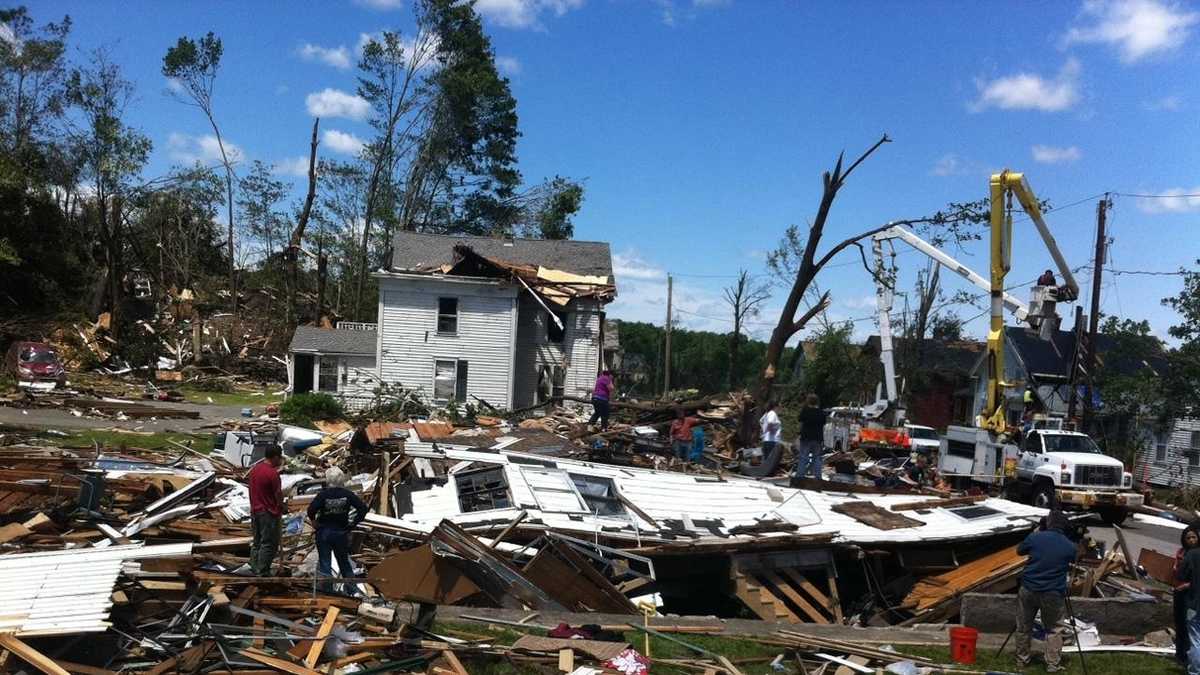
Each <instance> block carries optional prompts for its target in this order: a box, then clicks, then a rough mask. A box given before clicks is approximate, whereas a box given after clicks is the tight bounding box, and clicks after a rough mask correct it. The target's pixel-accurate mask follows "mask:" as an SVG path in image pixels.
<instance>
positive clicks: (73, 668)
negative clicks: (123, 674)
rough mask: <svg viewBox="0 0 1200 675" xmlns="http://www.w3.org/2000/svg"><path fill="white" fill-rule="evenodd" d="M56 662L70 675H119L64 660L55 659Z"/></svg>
mask: <svg viewBox="0 0 1200 675" xmlns="http://www.w3.org/2000/svg"><path fill="white" fill-rule="evenodd" d="M54 662H55V663H57V664H58V665H60V666H62V667H63V668H65V669H66V671H67V672H68V673H77V674H78V675H117V674H116V672H114V671H111V670H105V669H103V668H97V667H95V666H85V665H84V664H82V663H74V662H71V661H63V660H62V659H55V661H54Z"/></svg>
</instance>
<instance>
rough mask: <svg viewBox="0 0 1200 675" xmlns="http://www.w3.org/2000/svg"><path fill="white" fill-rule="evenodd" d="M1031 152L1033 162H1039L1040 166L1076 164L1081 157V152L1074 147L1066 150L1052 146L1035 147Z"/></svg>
mask: <svg viewBox="0 0 1200 675" xmlns="http://www.w3.org/2000/svg"><path fill="white" fill-rule="evenodd" d="M1032 150H1033V161H1035V162H1041V163H1042V164H1063V163H1067V162H1077V161H1079V159H1080V158H1081V157H1083V151H1082V150H1080V149H1079V148H1077V147H1075V146H1074V145H1072V146H1070V147H1068V148H1058V147H1055V146H1053V145H1035V146H1033V148H1032Z"/></svg>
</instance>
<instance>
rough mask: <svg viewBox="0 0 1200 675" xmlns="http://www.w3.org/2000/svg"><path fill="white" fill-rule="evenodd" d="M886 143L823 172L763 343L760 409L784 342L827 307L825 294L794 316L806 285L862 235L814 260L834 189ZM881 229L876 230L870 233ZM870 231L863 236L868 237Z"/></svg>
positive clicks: (884, 140) (771, 385) (770, 390)
mask: <svg viewBox="0 0 1200 675" xmlns="http://www.w3.org/2000/svg"><path fill="white" fill-rule="evenodd" d="M890 140H891V139H889V138H888V137H887V135H886V134H885V135H884V136H883V137H882V138H880V139H879V140H878V141H877V142H876V143H875V145H872V146H871V147H870V148H869V149H868V150H867V151H866V152H864V153H863V154H862V156H860V157H859V158H858V159H857V160H855V162H854V163H853V164H851V165H850V167H849V168H848V169H846V170H845V171H844V172H843V171H842V155H838V159H837V164H835V165H834V167H833V171H832V172H826V173H825V175H824V176H823V180H824V185H825V187H824V191H823V193H822V195H821V203H820V206H819V207H818V208H817V215H816V218H814V219H813V223H812V225H811V226H810V227H809V229H808V240H807V241H806V243H805V247H804V256H803V258H802V259H801V261H800V269H799V270H798V271H797V273H796V279H795V281H793V282H792V289H791V291H790V292H789V293H788V297H787V301H786V302H785V303H784V306H783V311H782V312H781V313H780V315H779V321H778V323H777V324H776V325H775V329H774V330H773V331H772V332H771V341H770V342H769V343H768V344H767V360H766V365H765V367H764V369H763V374H762V379H761V381H760V383H759V388H758V403H759V405H760V406H762V405H765V404H766V402H767V401H769V400H770V399H771V396H772V394H773V388H774V385H775V377H776V375H777V369H778V367H779V358H780V357H781V356H782V355H783V348H784V345H785V344H787V341H788V340H789V339H790V338H791V337H792V336H793V335H795V334H796V333H798V332H800V331H801V330H803V328H804V326H805V324H807V323H808V322H809V321H810V320H811V319H812V318H813V317H814V316H816V315H817V314H818V313H819V312H821V311H823V310H824V309H825V308H826V307H828V306H829V293H828V292H826V293H823V294H822V295H821V298H820V300H818V301H817V302H816V303H814V304H813V306H812V307H810V308H809V310H808V311H807V312H805V313H804V314H803V315H801V316H800V317H799V318H797V317H796V312H797V311H798V310H799V308H800V301H801V300H802V299H803V298H804V294H805V293H806V292H807V291H808V287H809V284H811V283H812V281H813V279H814V278H815V277H816V276H817V272H820V271H821V268H822V267H824V266H825V263H827V262H828V261H829V260H830V258H832V257H833V256H834V255H836V254H837V253H838V252H840V251H841V250H842V249H844V248H846V247H847V246H850V245H851V244H853V243H854V242H855V241H857V240H858V239H861V238H862V237H863V236H866V235H865V234H864V235H859V236H856V237H853V238H851V239H847V240H845V241H843V242H841V243H840V244H838V245H837V246H835V247H833V248H832V249H831V250H830V251H829V252H828V253H826V254H825V256H824V257H822V258H821V259H820V260H819V261H818V260H816V254H817V246H819V245H820V243H821V235H822V234H823V233H824V230H825V221H826V220H827V219H828V218H829V210H830V208H831V207H832V206H833V200H834V198H836V197H837V193H838V190H840V189H841V188H842V185H844V184H845V182H846V179H847V178H849V177H850V174H851V173H852V172H853V171H854V169H855V168H857V167H858V165H859V164H861V163H862V162H863V160H865V159H866V158H867V157H868V156H870V155H871V153H873V152H875V150H876V149H878V148H879V146H881V145H883V144H884V143H887V142H889V141H890ZM882 229H883V228H878V229H876V230H874V231H873V232H877V231H879V230H882ZM873 232H871V233H867V234H872V233H873Z"/></svg>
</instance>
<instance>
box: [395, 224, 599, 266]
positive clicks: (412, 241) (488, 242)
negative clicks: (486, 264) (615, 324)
mask: <svg viewBox="0 0 1200 675" xmlns="http://www.w3.org/2000/svg"><path fill="white" fill-rule="evenodd" d="M457 244H464V245H466V246H470V247H471V249H472V250H474V251H475V252H476V253H478V254H479V255H482V256H484V257H486V258H492V259H495V260H501V261H504V262H508V263H514V264H518V265H541V266H542V267H548V268H551V269H556V270H563V271H565V272H572V273H574V274H586V275H596V276H599V275H608V276H612V273H613V272H612V252H611V251H610V250H609V246H608V243H607V242H599V241H573V240H569V239H565V240H552V239H508V240H506V239H497V238H495V237H469V236H458V235H447V234H424V233H420V232H398V233H396V236H395V238H393V240H392V247H393V250H392V269H394V270H398V271H411V270H422V271H424V270H428V269H429V268H432V267H438V266H441V265H448V264H450V263H452V262H454V247H455V245H457Z"/></svg>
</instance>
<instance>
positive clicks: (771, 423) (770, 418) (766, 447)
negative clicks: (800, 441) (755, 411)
mask: <svg viewBox="0 0 1200 675" xmlns="http://www.w3.org/2000/svg"><path fill="white" fill-rule="evenodd" d="M758 425H759V427H761V428H762V452H763V456H764V457H769V456H770V455H771V451H772V450H774V449H775V446H776V445H778V444H779V443H780V442H781V441H782V440H783V423H782V422H780V421H779V414H778V413H776V412H775V402H774V401H771V402H769V403H767V412H765V413H763V416H762V417H760V418H759V420H758Z"/></svg>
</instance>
